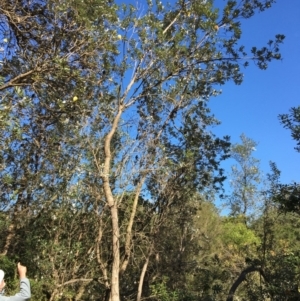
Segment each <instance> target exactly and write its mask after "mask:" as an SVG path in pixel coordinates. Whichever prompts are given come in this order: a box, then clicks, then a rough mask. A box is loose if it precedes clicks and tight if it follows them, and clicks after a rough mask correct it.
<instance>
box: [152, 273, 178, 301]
mask: <svg viewBox="0 0 300 301" xmlns="http://www.w3.org/2000/svg"><path fill="white" fill-rule="evenodd" d="M167 281H168V279H167V278H166V277H164V278H163V279H161V280H160V281H159V282H156V283H154V284H152V285H150V289H151V295H152V296H151V300H160V301H177V300H181V299H179V295H178V292H177V291H172V290H169V289H168V288H167V285H166V282H167Z"/></svg>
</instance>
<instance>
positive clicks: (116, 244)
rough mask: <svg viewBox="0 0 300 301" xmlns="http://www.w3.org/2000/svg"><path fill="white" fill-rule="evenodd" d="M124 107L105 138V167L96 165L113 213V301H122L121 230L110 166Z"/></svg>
mask: <svg viewBox="0 0 300 301" xmlns="http://www.w3.org/2000/svg"><path fill="white" fill-rule="evenodd" d="M123 109H124V107H123V106H122V105H121V104H120V105H119V110H118V113H117V115H116V116H115V119H114V121H113V124H112V128H111V130H110V132H109V133H108V134H107V136H106V137H105V142H104V154H105V160H104V164H103V166H99V164H98V162H97V160H96V159H95V163H96V165H97V168H98V170H99V171H100V173H101V177H102V180H103V190H104V195H105V198H106V202H107V205H108V207H109V208H110V213H111V225H112V252H113V254H112V255H113V256H112V257H113V262H112V271H111V287H110V289H111V293H110V300H111V301H120V289H119V272H120V241H119V237H120V230H119V220H118V204H117V203H116V201H115V199H114V197H113V194H112V191H111V186H110V181H109V174H110V164H111V149H110V147H111V139H112V138H113V136H114V134H115V132H116V130H117V127H118V123H119V120H120V118H121V115H122V112H123Z"/></svg>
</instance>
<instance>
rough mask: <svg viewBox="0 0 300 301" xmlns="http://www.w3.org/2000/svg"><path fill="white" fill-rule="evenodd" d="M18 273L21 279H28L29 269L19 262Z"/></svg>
mask: <svg viewBox="0 0 300 301" xmlns="http://www.w3.org/2000/svg"><path fill="white" fill-rule="evenodd" d="M18 273H19V276H20V278H26V273H27V268H26V267H25V266H24V265H21V263H20V262H18Z"/></svg>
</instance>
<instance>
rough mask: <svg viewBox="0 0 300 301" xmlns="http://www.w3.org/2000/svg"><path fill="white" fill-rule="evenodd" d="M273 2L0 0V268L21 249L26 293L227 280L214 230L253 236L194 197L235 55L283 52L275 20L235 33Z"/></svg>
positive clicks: (184, 296)
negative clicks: (263, 37)
mask: <svg viewBox="0 0 300 301" xmlns="http://www.w3.org/2000/svg"><path fill="white" fill-rule="evenodd" d="M272 3H273V1H252V2H251V1H245V2H243V3H242V4H241V5H239V4H238V3H237V2H235V1H227V3H226V4H225V5H224V10H223V12H221V11H220V10H218V9H217V8H215V7H214V6H213V1H202V2H200V1H198V2H197V1H190V2H186V1H177V2H176V3H171V4H165V6H164V4H163V3H161V2H159V1H156V2H155V3H154V2H153V3H152V1H148V2H147V5H146V4H145V6H143V8H140V7H135V6H133V5H126V4H123V5H120V6H118V5H116V4H115V3H113V2H110V1H103V0H92V1H78V0H70V1H69V0H66V1H56V0H51V1H33V2H29V1H27V2H26V1H23V2H20V1H16V2H15V1H9V0H4V2H3V3H2V7H5V10H0V14H1V15H0V18H1V22H2V23H3V24H1V25H2V26H1V29H0V30H2V31H3V32H2V35H3V37H4V40H3V43H4V44H3V45H0V47H2V46H3V49H4V50H3V53H1V61H3V63H2V64H1V65H0V118H1V127H0V131H1V140H0V144H1V150H0V159H1V160H0V164H1V170H0V188H1V212H2V213H1V214H2V215H1V224H0V227H1V230H4V231H3V232H2V234H3V242H2V243H1V244H0V246H1V249H2V251H3V253H4V254H7V258H8V262H4V263H3V265H4V267H5V268H7V269H9V270H11V269H12V267H11V266H10V265H9V264H8V263H9V262H13V259H14V258H18V259H19V258H21V259H22V260H24V264H26V265H27V266H28V268H29V274H30V275H29V276H30V277H31V278H32V279H33V280H32V283H33V289H34V290H35V292H34V298H35V299H36V300H49V299H51V300H66V299H75V300H91V299H92V300H93V299H100V297H101V298H103V299H104V297H103V296H104V295H106V298H109V294H110V290H112V292H113V293H116V295H114V296H112V297H111V299H112V301H119V299H120V294H121V295H122V297H123V298H124V299H128V300H136V299H137V298H136V295H137V291H138V289H141V288H142V289H143V290H142V291H141V293H142V298H153V299H154V300H173V301H175V300H197V298H198V299H199V298H202V299H206V300H209V299H213V298H217V296H219V295H222V296H224V295H225V294H226V292H225V291H226V289H227V288H228V285H229V280H228V281H227V282H226V283H225V284H222V283H221V281H220V279H223V280H224V279H225V278H226V277H224V275H225V276H228V275H230V273H231V272H232V271H231V270H230V271H227V269H226V268H227V267H228V264H227V263H228V262H229V261H230V260H231V259H232V258H231V257H230V256H231V254H229V255H228V253H227V252H226V250H224V249H223V248H222V241H221V238H220V233H223V230H224V229H225V233H227V234H226V235H227V236H226V235H225V240H226V239H227V241H226V243H228V244H229V242H230V243H231V244H235V245H237V246H244V245H245V244H246V243H247V242H251V243H253V242H254V241H255V240H256V238H255V235H254V234H253V233H252V232H251V230H249V229H245V228H243V226H242V225H240V224H239V223H237V224H235V225H233V224H230V222H228V223H224V224H223V227H224V229H223V230H222V229H221V228H222V223H221V222H220V217H219V214H218V212H217V210H216V209H215V208H214V207H213V206H212V205H211V204H209V203H207V202H205V201H204V200H206V199H212V196H213V195H214V193H215V192H216V191H218V190H219V189H220V188H221V186H222V182H223V181H224V179H225V176H224V171H223V169H221V168H220V162H221V161H222V160H224V159H226V158H228V156H229V151H230V142H229V137H228V136H225V137H223V138H218V137H216V136H215V135H213V133H212V132H211V128H212V126H214V125H216V124H219V122H218V121H217V120H216V118H215V117H214V116H213V114H211V112H210V110H209V108H208V101H209V99H210V97H214V96H217V95H218V94H219V93H220V92H219V91H217V90H216V87H217V86H219V85H223V84H225V83H227V82H228V81H234V82H235V83H236V84H240V83H241V82H242V78H243V74H242V71H241V68H240V67H241V66H242V64H243V62H244V58H247V60H248V59H249V60H252V61H253V62H255V63H256V64H257V65H258V66H259V67H260V68H261V69H265V68H266V67H267V64H268V63H269V62H270V61H271V60H273V59H274V60H278V59H280V54H279V44H280V43H282V41H283V36H282V35H278V36H276V39H275V41H274V42H269V44H268V45H267V46H266V47H263V48H262V49H257V48H252V50H250V52H251V53H252V54H251V56H250V57H249V56H248V54H247V51H246V50H245V49H244V47H243V45H239V39H240V38H241V34H242V30H241V23H240V20H241V19H243V18H249V17H251V16H252V15H253V14H254V13H255V12H258V11H263V10H264V9H267V8H268V7H269V6H270V5H271V4H272ZM238 152H239V153H240V154H241V153H242V151H241V150H240V149H236V153H238ZM250 175H251V176H253V177H254V176H257V174H256V173H255V172H254V171H253V173H250ZM252 179H253V178H252ZM226 227H227V228H228V229H227V228H226ZM230 231H232V233H233V234H234V235H232V233H231V232H230ZM230 235H231V236H230ZM243 239H244V240H243ZM223 259H224V262H225V264H224V265H221V264H220V262H221V261H222V260H223ZM238 260H240V257H238ZM6 264H7V265H6ZM144 268H145V274H143V269H144ZM118 277H120V280H119V279H118ZM227 278H228V279H229V276H228V277H227ZM115 279H117V281H115ZM157 279H159V281H158V280H157ZM137 283H139V284H141V287H139V288H138V287H137ZM119 288H120V289H119ZM186 290H187V292H186V293H183V292H185V291H186Z"/></svg>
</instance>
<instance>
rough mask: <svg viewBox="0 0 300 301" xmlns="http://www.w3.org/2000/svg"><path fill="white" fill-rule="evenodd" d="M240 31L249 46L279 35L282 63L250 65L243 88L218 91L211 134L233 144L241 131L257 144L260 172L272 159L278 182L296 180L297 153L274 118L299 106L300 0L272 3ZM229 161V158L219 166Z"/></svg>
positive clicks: (299, 159)
mask: <svg viewBox="0 0 300 301" xmlns="http://www.w3.org/2000/svg"><path fill="white" fill-rule="evenodd" d="M218 2H219V3H222V2H224V0H217V1H216V2H215V3H216V4H217V3H218ZM242 32H243V43H244V44H245V45H248V46H249V47H251V46H257V47H260V46H264V45H265V44H266V42H268V40H269V39H273V37H274V36H275V35H276V34H278V33H280V34H284V35H285V36H286V38H285V41H284V44H283V45H281V54H282V57H283V59H282V60H281V61H274V62H271V64H270V65H269V68H268V69H267V70H266V71H262V70H259V69H258V68H257V67H255V66H254V65H253V64H250V66H249V67H248V68H246V69H245V72H244V82H243V83H242V85H240V86H236V85H234V84H231V83H229V84H226V85H224V86H223V87H222V91H223V93H222V95H220V96H218V97H216V98H214V99H212V100H211V105H210V108H211V110H212V113H214V114H215V116H216V117H217V118H218V119H219V120H220V121H221V122H222V124H221V125H219V126H218V127H216V128H215V129H213V132H214V133H215V134H217V135H229V136H231V141H232V142H233V143H236V142H240V139H239V136H240V135H241V134H242V133H244V134H245V135H246V136H248V137H249V138H251V139H253V140H255V141H256V142H258V143H259V144H258V147H257V151H256V152H255V153H254V154H253V155H254V156H255V157H256V158H257V159H260V160H261V164H260V166H261V169H262V170H263V171H264V172H265V173H267V172H269V161H274V162H275V163H276V164H277V167H278V168H279V170H281V180H282V182H283V183H289V182H291V181H297V182H300V153H297V152H296V151H295V150H294V147H295V145H296V143H295V141H294V140H292V138H291V135H290V131H289V130H287V129H284V128H283V127H282V125H281V124H280V123H279V120H278V115H279V114H283V113H288V111H289V109H290V108H291V107H293V106H298V105H300V98H299V92H300V91H299V90H300V76H299V73H300V0H277V3H275V4H274V5H273V7H272V8H271V9H268V10H266V11H265V12H263V13H260V14H257V15H256V16H254V17H252V18H251V19H249V20H245V21H243V23H242ZM232 163H233V162H231V161H230V160H229V161H228V162H227V164H225V165H224V167H227V168H228V167H229V165H231V164H232Z"/></svg>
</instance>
